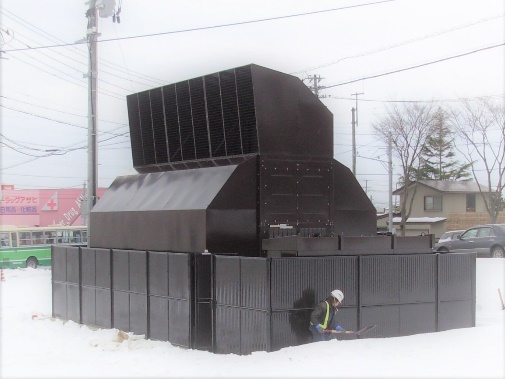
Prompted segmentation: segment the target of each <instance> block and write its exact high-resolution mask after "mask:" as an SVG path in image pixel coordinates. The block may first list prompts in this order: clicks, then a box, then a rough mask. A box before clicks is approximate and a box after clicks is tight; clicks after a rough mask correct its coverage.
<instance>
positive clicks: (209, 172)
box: [92, 165, 237, 213]
mask: <svg viewBox="0 0 505 379" xmlns="http://www.w3.org/2000/svg"><path fill="white" fill-rule="evenodd" d="M236 167H237V166H236V165H230V166H220V167H207V168H197V169H190V170H181V171H168V172H157V173H149V174H138V175H129V176H121V177H118V178H117V179H116V180H115V181H114V182H113V183H112V184H111V186H110V188H109V189H108V191H106V192H105V194H104V195H103V197H102V198H101V199H100V200H99V201H98V202H97V204H96V205H95V207H94V208H93V211H92V212H93V213H95V212H127V211H163V210H189V209H207V207H208V206H209V204H210V203H211V201H212V200H213V199H214V198H215V196H216V195H217V193H218V192H219V191H220V190H221V188H222V187H223V185H224V183H226V181H227V180H228V178H229V177H230V175H231V174H232V173H233V171H234V170H235V168H236Z"/></svg>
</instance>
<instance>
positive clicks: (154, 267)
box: [148, 251, 168, 296]
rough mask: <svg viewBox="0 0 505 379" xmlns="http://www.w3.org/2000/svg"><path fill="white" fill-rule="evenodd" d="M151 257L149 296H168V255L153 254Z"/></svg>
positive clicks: (150, 253)
mask: <svg viewBox="0 0 505 379" xmlns="http://www.w3.org/2000/svg"><path fill="white" fill-rule="evenodd" d="M148 256H149V280H148V282H149V294H150V295H157V296H168V255H167V253H161V252H153V251H150V252H149V253H148Z"/></svg>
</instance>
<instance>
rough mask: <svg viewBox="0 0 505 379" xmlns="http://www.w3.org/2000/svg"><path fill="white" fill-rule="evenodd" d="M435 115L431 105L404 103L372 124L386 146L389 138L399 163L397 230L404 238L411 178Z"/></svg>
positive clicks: (394, 107)
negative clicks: (401, 178) (399, 182)
mask: <svg viewBox="0 0 505 379" xmlns="http://www.w3.org/2000/svg"><path fill="white" fill-rule="evenodd" d="M435 115H436V111H435V110H434V107H433V105H432V104H429V105H421V104H419V103H404V104H403V105H396V104H395V105H394V106H392V107H390V108H388V109H387V114H386V116H385V117H384V118H383V119H381V120H380V121H379V122H377V123H374V124H373V128H374V132H375V133H376V134H377V136H378V137H379V138H380V139H381V140H382V141H383V142H385V143H386V144H387V143H388V139H389V136H391V141H392V149H393V154H394V155H395V156H396V158H398V159H399V161H400V164H401V170H402V174H403V180H404V182H405V183H404V186H403V189H402V195H403V196H401V199H402V201H401V204H400V214H401V221H400V230H401V235H402V236H405V225H406V223H407V219H408V218H409V217H410V213H411V211H412V202H413V200H414V196H415V193H416V189H417V186H414V190H413V192H412V195H411V196H410V197H409V191H410V189H409V187H410V186H411V184H412V180H411V178H412V177H413V173H414V171H415V169H416V168H417V166H418V165H419V157H420V155H421V152H422V149H423V146H424V145H425V143H426V140H427V139H428V137H429V136H430V135H431V134H432V132H433V130H434V128H435V124H436V123H435Z"/></svg>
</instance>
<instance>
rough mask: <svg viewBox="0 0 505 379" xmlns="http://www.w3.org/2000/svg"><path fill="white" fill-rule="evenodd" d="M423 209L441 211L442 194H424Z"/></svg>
mask: <svg viewBox="0 0 505 379" xmlns="http://www.w3.org/2000/svg"><path fill="white" fill-rule="evenodd" d="M424 210H425V211H441V210H442V196H425V197H424Z"/></svg>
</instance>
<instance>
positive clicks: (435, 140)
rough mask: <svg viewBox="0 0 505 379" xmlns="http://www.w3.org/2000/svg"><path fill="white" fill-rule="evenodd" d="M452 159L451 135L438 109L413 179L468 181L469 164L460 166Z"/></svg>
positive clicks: (441, 111) (453, 155) (442, 112)
mask: <svg viewBox="0 0 505 379" xmlns="http://www.w3.org/2000/svg"><path fill="white" fill-rule="evenodd" d="M454 157H455V154H454V149H453V135H452V133H451V130H450V129H449V127H448V126H447V122H446V115H445V113H444V111H443V110H442V109H441V108H439V109H438V111H437V113H436V115H435V128H434V131H433V134H432V135H430V136H429V137H428V139H427V140H426V144H425V145H424V146H423V149H422V151H421V157H420V165H419V168H417V169H414V172H413V176H414V178H413V179H414V180H416V179H433V180H470V179H471V175H470V171H469V169H470V167H471V163H468V164H461V163H459V162H458V161H457V160H455V159H454Z"/></svg>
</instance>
